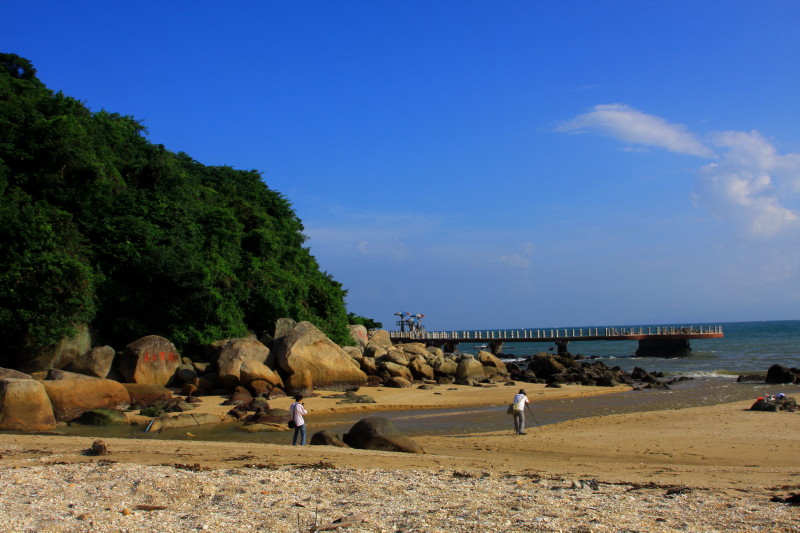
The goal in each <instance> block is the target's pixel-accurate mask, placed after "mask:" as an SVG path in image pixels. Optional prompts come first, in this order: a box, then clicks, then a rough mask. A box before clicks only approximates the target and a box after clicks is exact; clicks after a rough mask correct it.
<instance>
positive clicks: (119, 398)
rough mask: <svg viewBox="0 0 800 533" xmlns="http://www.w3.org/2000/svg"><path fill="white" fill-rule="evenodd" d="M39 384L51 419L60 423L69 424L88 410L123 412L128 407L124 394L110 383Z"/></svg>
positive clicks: (116, 384) (94, 380)
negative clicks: (116, 410) (118, 410)
mask: <svg viewBox="0 0 800 533" xmlns="http://www.w3.org/2000/svg"><path fill="white" fill-rule="evenodd" d="M76 375H79V374H76ZM41 383H42V385H43V386H44V388H45V390H46V391H47V396H48V397H49V398H50V403H51V404H52V405H53V415H54V416H55V417H56V420H58V421H60V422H68V421H70V420H73V419H75V418H77V417H79V416H80V415H81V414H83V413H84V412H85V411H91V410H92V409H99V408H106V409H127V408H128V406H129V405H130V403H131V396H130V394H129V393H128V390H127V389H126V388H125V387H124V386H123V385H122V384H121V383H119V382H117V381H113V380H110V379H103V378H93V377H88V376H83V379H58V380H44V381H42V382H41Z"/></svg>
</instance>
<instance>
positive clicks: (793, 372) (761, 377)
mask: <svg viewBox="0 0 800 533" xmlns="http://www.w3.org/2000/svg"><path fill="white" fill-rule="evenodd" d="M736 381H738V382H740V383H741V382H744V381H750V382H759V383H771V384H776V385H777V384H784V383H785V384H790V385H798V384H800V368H788V367H785V366H783V365H778V364H774V365H772V366H771V367H769V369H768V370H767V373H766V374H745V375H741V376H739V377H738V378H737V380H736Z"/></svg>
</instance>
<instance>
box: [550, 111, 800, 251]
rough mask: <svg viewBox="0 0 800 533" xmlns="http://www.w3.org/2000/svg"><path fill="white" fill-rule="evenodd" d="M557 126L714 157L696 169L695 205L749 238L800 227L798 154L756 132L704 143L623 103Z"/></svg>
mask: <svg viewBox="0 0 800 533" xmlns="http://www.w3.org/2000/svg"><path fill="white" fill-rule="evenodd" d="M558 129H559V131H565V132H582V131H585V130H597V131H600V132H603V133H605V134H607V135H609V136H611V137H613V138H615V139H618V140H621V141H624V142H629V143H635V144H638V145H641V146H655V147H661V148H666V149H667V150H670V151H671V152H675V153H680V154H689V155H695V156H698V157H705V158H709V159H714V160H715V161H714V162H713V163H710V164H707V165H705V166H703V167H702V168H701V169H700V171H699V174H698V186H697V190H696V191H695V193H694V199H695V203H696V204H697V205H701V206H704V207H705V208H707V209H709V211H711V212H712V213H713V214H714V215H715V216H717V217H719V218H721V219H724V220H727V221H729V222H732V223H733V224H735V225H736V226H738V227H739V228H740V229H741V230H742V231H743V233H745V234H747V235H749V236H752V237H772V236H776V235H778V234H782V233H787V234H796V233H798V232H800V209H798V207H800V206H798V205H797V204H798V195H799V194H800V154H796V153H790V154H780V153H778V150H777V149H776V148H775V146H773V145H772V144H771V143H770V142H769V141H768V140H767V139H765V138H764V137H763V136H762V135H761V134H760V133H758V132H757V131H750V132H744V131H724V132H716V133H712V134H711V135H709V136H708V141H709V142H708V145H706V144H703V143H702V142H700V141H699V140H698V138H697V137H696V136H695V135H694V134H693V133H691V132H690V131H688V130H687V129H686V128H685V127H684V126H682V125H680V124H672V123H670V122H668V121H666V120H665V119H663V118H661V117H657V116H654V115H648V114H646V113H642V112H641V111H638V110H636V109H633V108H631V107H629V106H626V105H624V104H607V105H598V106H595V107H594V108H593V110H592V111H590V112H589V113H585V114H583V115H578V116H577V117H575V118H574V119H572V120H570V121H569V122H566V123H564V124H562V125H561V126H560V127H559V128H558ZM626 149H630V148H626Z"/></svg>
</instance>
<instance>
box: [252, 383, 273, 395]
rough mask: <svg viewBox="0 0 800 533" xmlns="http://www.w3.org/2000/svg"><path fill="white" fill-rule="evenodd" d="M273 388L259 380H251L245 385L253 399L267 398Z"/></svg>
mask: <svg viewBox="0 0 800 533" xmlns="http://www.w3.org/2000/svg"><path fill="white" fill-rule="evenodd" d="M273 388H274V387H273V386H272V385H270V384H269V383H267V382H266V381H263V380H260V379H256V380H253V381H251V382H250V384H249V385H247V389H248V390H249V391H250V394H252V395H253V396H254V397H258V396H269V393H270V391H271V390H272V389H273Z"/></svg>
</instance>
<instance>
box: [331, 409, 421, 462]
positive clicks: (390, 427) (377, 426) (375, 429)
mask: <svg viewBox="0 0 800 533" xmlns="http://www.w3.org/2000/svg"><path fill="white" fill-rule="evenodd" d="M342 440H344V442H345V444H347V445H348V446H350V447H352V448H358V449H361V450H384V451H390V452H407V453H425V451H424V450H423V449H422V446H420V445H419V444H417V443H416V442H415V441H413V440H411V439H410V438H408V437H407V436H405V435H403V434H401V433H400V432H399V431H398V430H397V428H395V426H394V424H393V423H392V421H391V420H389V419H388V418H383V417H379V416H376V417H371V418H364V419H362V420H359V421H358V422H356V424H355V425H354V426H353V427H352V428H350V431H349V432H348V433H345V435H344V437H343V439H342Z"/></svg>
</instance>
